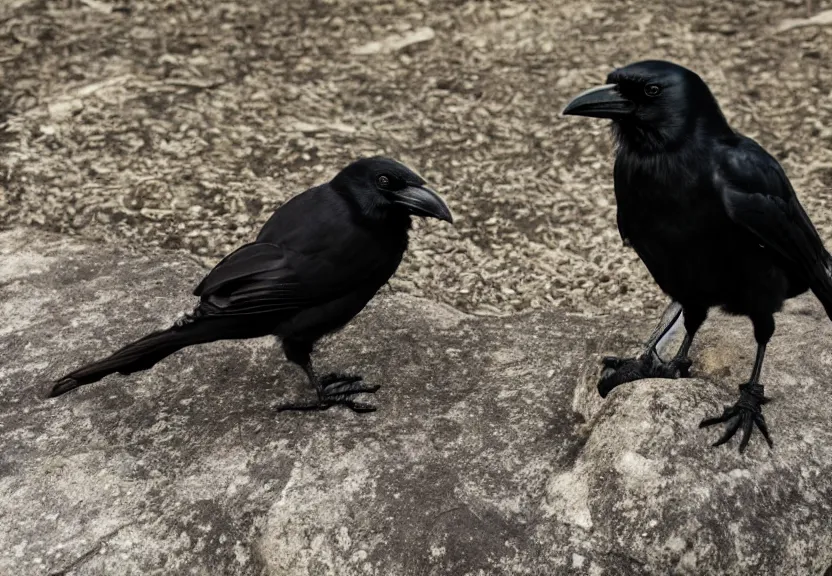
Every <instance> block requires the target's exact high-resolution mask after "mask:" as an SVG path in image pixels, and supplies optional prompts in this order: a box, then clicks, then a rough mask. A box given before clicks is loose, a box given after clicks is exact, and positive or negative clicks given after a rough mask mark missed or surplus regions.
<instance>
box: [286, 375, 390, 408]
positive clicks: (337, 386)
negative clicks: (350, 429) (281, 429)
mask: <svg viewBox="0 0 832 576" xmlns="http://www.w3.org/2000/svg"><path fill="white" fill-rule="evenodd" d="M319 383H320V385H321V392H320V395H319V397H318V400H317V401H316V402H306V403H292V404H283V405H281V406H279V407H278V408H277V411H278V412H284V411H289V410H292V411H310V410H329V409H330V408H332V407H333V406H345V407H347V408H349V409H350V410H352V411H353V412H359V413H363V412H375V410H376V407H375V406H373V405H372V404H367V403H366V402H356V401H355V400H353V399H352V396H353V395H355V394H361V393H367V394H372V393H374V392H377V391H378V389H379V388H381V386H378V385H375V386H368V385H366V384H363V383H362V378H361V376H349V375H346V374H328V375H326V376H324V377H322V378H321V379H320V381H319Z"/></svg>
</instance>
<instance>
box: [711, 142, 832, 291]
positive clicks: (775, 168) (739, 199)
mask: <svg viewBox="0 0 832 576" xmlns="http://www.w3.org/2000/svg"><path fill="white" fill-rule="evenodd" d="M715 178H716V184H717V188H718V190H719V194H720V198H721V200H722V203H723V206H724V207H725V211H726V212H727V214H728V217H729V218H730V219H731V220H732V221H733V222H734V223H736V224H738V225H739V226H741V227H743V228H744V229H746V230H748V231H749V232H751V233H752V234H753V235H754V236H755V237H756V238H757V240H758V241H759V242H760V244H762V245H763V246H765V247H766V248H768V249H770V250H773V251H774V252H775V253H776V254H778V255H779V256H780V257H781V258H783V259H785V260H786V261H787V262H789V263H791V265H792V266H793V267H794V269H795V271H798V272H800V273H801V274H802V275H804V277H805V280H806V281H808V282H809V284H810V285H812V286H813V287H814V286H815V285H816V284H817V282H819V281H822V282H823V283H824V284H826V283H828V281H829V270H828V266H829V260H828V253H827V252H826V249H825V248H824V247H823V242H822V241H821V239H820V237H819V236H818V233H817V231H816V230H815V227H814V226H813V225H812V222H811V221H810V220H809V217H808V216H807V214H806V212H805V211H804V210H803V207H802V206H801V205H800V202H798V200H797V197H796V195H795V193H794V190H793V189H792V186H791V184H790V183H789V180H788V178H787V177H786V174H785V173H784V172H783V169H782V168H781V167H780V165H779V164H778V163H777V161H776V160H775V159H774V158H772V157H771V156H770V155H769V154H768V153H767V152H766V151H765V150H763V149H762V148H761V147H760V146H759V145H757V144H756V143H755V142H753V141H752V140H748V139H745V140H743V141H742V142H741V143H740V144H739V145H738V146H735V147H732V148H730V149H729V150H728V151H727V153H726V154H724V155H721V162H720V166H719V168H718V170H717V174H716V177H715Z"/></svg>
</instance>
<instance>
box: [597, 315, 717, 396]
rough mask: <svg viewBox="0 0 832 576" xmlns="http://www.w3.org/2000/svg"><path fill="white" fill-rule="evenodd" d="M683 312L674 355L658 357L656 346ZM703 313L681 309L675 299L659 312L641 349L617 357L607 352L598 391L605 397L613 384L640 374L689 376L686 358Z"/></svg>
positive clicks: (651, 376)
mask: <svg viewBox="0 0 832 576" xmlns="http://www.w3.org/2000/svg"><path fill="white" fill-rule="evenodd" d="M683 312H684V325H685V329H686V334H685V339H684V342H682V345H681V347H680V348H679V351H678V352H677V353H676V355H675V356H674V357H673V358H672V359H670V360H668V361H664V360H662V358H661V356H660V355H659V352H658V349H659V348H660V347H661V346H662V344H663V343H664V341H665V340H666V339H667V338H670V337H671V336H672V335H673V333H674V332H676V330H677V329H678V328H679V327H680V326H681V324H682V322H681V321H680V319H681V318H682V316H683ZM706 315H707V311H706V310H701V309H698V308H697V309H694V308H687V309H684V310H683V309H682V305H681V304H679V303H678V302H675V301H674V302H671V303H670V305H669V306H668V307H667V308H666V309H665V311H664V312H663V313H662V317H661V320H660V321H659V323H658V325H657V326H656V328H655V330H653V334H651V335H650V338H649V339H648V340H647V342H646V343H645V344H644V347H643V348H642V351H641V353H640V354H639V355H638V356H636V357H634V358H617V357H614V356H607V357H606V358H604V359H603V361H602V364H603V367H604V368H603V370H602V372H601V378H600V380H599V381H598V393H599V394H601V396H602V397H606V396H607V394H609V393H610V392H611V391H612V389H613V388H615V387H616V386H620V385H621V384H624V383H626V382H633V381H634V380H642V379H644V378H687V377H689V376H690V365H691V361H690V359H689V358H688V352H689V351H690V347H691V344H693V337H694V335H695V334H696V331H697V330H698V329H699V327H700V326H701V325H702V322H704V320H705V316H706Z"/></svg>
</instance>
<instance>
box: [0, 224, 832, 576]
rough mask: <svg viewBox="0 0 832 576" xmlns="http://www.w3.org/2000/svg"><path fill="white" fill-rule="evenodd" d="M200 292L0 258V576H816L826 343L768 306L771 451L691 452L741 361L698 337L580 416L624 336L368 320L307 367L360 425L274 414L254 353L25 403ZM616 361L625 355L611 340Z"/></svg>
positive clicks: (825, 473)
mask: <svg viewBox="0 0 832 576" xmlns="http://www.w3.org/2000/svg"><path fill="white" fill-rule="evenodd" d="M203 272H204V270H203V269H202V268H201V266H200V265H199V264H197V263H195V262H193V261H192V260H191V259H190V258H189V257H187V256H184V255H182V254H181V253H176V252H164V253H140V252H133V251H129V250H125V249H117V248H114V247H112V246H108V245H103V244H96V245H89V244H83V243H79V242H78V241H77V240H70V239H66V238H63V237H58V236H51V235H47V234H45V233H41V232H33V231H31V230H25V229H20V230H13V231H7V232H2V233H0V314H2V316H0V317H1V318H2V320H1V321H0V395H2V396H1V398H2V400H1V401H0V524H1V525H2V530H0V574H3V575H6V574H8V575H20V576H29V575H33V576H34V575H45V574H62V575H63V574H66V575H69V574H74V575H98V574H108V575H121V574H142V575H157V574H158V575H162V574H164V575H171V574H205V575H208V574H211V575H216V574H223V575H260V574H268V575H280V576H295V575H298V576H300V575H307V574H308V575H329V574H332V575H336V574H337V575H348V576H350V575H364V574H368V575H379V576H387V575H417V574H418V575H444V574H451V575H472V576H473V575H491V574H530V575H544V574H545V575H548V574H587V575H593V576H596V575H619V574H620V575H640V574H662V575H665V574H696V575H709V574H713V575H718V574H719V575H721V574H755V575H769V574H771V575H774V574H777V575H790V574H799V575H805V574H811V575H814V574H817V575H818V576H820V575H821V574H823V573H824V571H825V570H826V569H827V568H828V567H829V566H830V565H832V522H830V518H832V510H830V503H832V474H831V473H832V433H830V431H829V425H830V423H832V405H831V404H830V402H829V391H830V388H829V386H828V383H827V379H828V374H829V373H830V372H831V371H832V352H830V343H832V324H830V323H829V322H828V321H827V320H826V319H825V318H824V317H823V316H822V313H821V311H820V308H819V306H817V305H816V304H815V303H814V301H812V300H811V298H805V299H800V300H798V301H796V302H795V303H793V304H791V305H790V307H789V309H788V311H787V312H785V313H783V314H782V315H780V316H779V317H778V324H779V329H778V331H777V334H776V335H775V337H774V340H773V341H772V344H771V346H770V355H769V362H768V363H767V365H766V368H765V371H764V378H765V382H766V384H767V392H768V393H769V395H771V396H773V397H774V398H775V400H774V401H773V402H772V403H771V404H769V405H768V406H767V411H766V415H767V418H768V422H769V425H770V427H771V429H772V433H773V435H774V439H775V449H774V451H769V450H768V449H767V448H766V446H765V444H764V443H763V442H762V441H761V439H760V438H759V436H756V437H755V438H754V439H752V443H751V445H750V447H749V450H748V451H747V453H746V455H745V456H740V455H739V454H738V453H737V451H736V441H734V442H733V443H732V445H731V447H730V448H722V449H711V448H710V447H709V443H710V442H711V441H713V440H714V439H715V437H716V434H717V433H718V431H716V430H708V431H702V430H699V429H698V428H697V423H698V422H699V420H700V419H701V418H702V417H703V416H705V415H706V414H708V415H709V414H711V413H714V412H718V411H719V410H721V406H722V405H723V404H725V403H728V402H732V401H733V399H734V395H735V393H736V385H737V384H739V383H740V382H742V380H743V378H744V377H746V376H747V372H748V370H749V368H750V364H751V359H752V355H753V351H754V350H753V339H752V338H751V335H750V326H749V325H748V323H747V321H745V320H744V319H736V318H727V317H722V316H718V315H714V318H712V319H711V321H709V322H708V323H707V325H706V328H705V329H704V330H703V333H702V337H701V339H700V340H699V341H698V342H697V345H696V346H695V350H694V361H695V365H694V372H695V375H696V376H697V378H696V379H692V380H688V381H644V382H640V383H638V384H636V385H631V386H629V387H624V388H622V389H619V390H616V391H615V392H614V393H613V394H612V395H611V396H610V397H609V398H608V399H607V400H606V401H602V400H601V399H600V398H599V397H598V396H597V394H596V393H595V390H594V382H595V375H596V372H597V358H598V356H599V355H600V354H602V353H604V352H619V353H620V352H623V351H625V350H626V349H627V348H628V347H633V346H634V345H635V344H636V343H637V341H638V340H639V338H640V337H641V336H642V335H643V334H644V333H645V332H646V331H647V330H649V328H650V326H649V325H648V324H645V323H644V321H639V320H632V319H628V318H589V317H584V316H579V315H569V314H557V313H534V314H529V315H521V316H514V317H510V318H488V317H472V316H468V315H464V314H461V313H459V312H457V311H455V310H453V309H450V308H447V307H445V306H442V305H437V304H432V303H430V302H427V301H423V300H418V299H415V298H413V297H410V296H404V295H400V294H391V293H390V292H389V291H388V292H386V293H385V294H383V295H381V296H380V297H379V298H377V299H376V300H375V301H374V302H373V303H372V304H371V306H370V307H369V308H368V309H367V310H366V311H365V312H364V313H363V314H362V315H360V316H359V318H358V319H357V320H356V321H355V322H354V323H353V324H352V325H351V326H349V327H348V328H347V329H346V330H344V331H343V332H342V333H341V334H340V335H338V336H336V337H334V338H331V339H329V340H327V341H326V342H324V343H322V345H321V347H320V353H319V355H318V356H317V359H318V361H319V363H320V365H321V366H322V367H324V366H326V367H331V368H338V369H344V370H354V371H360V372H362V373H363V374H364V375H365V377H366V378H367V380H368V381H370V382H373V383H379V384H382V386H383V387H382V389H381V391H380V392H379V393H378V394H376V396H375V398H374V401H375V402H376V403H377V404H378V405H379V407H380V410H379V411H378V412H377V413H374V414H369V415H356V414H352V413H350V412H346V411H342V410H336V409H333V410H330V411H327V412H322V413H315V414H276V413H275V411H274V406H275V405H276V404H278V403H279V402H283V401H286V400H288V399H290V398H295V397H298V396H301V395H308V394H309V393H310V392H309V390H307V389H306V387H305V384H304V379H303V377H302V375H301V373H300V371H299V370H297V369H295V368H293V367H291V366H290V365H288V364H287V363H286V362H285V361H284V360H283V358H282V355H281V353H280V351H279V348H277V347H276V346H275V344H274V342H272V341H269V340H265V339H264V340H258V341H250V342H224V343H217V344H212V345H207V346H202V347H198V348H193V349H189V350H185V351H183V352H180V353H179V354H177V355H175V356H173V357H171V358H169V359H168V360H166V361H165V362H163V363H161V364H160V365H158V366H157V367H156V368H155V369H154V370H152V371H150V372H145V373H141V374H136V375H133V376H130V377H110V378H108V379H106V380H104V381H102V382H100V383H98V384H95V385H92V386H88V387H86V388H84V389H81V390H79V391H77V392H75V393H72V394H69V395H66V396H63V397H61V398H58V399H55V400H44V399H43V392H44V390H45V388H46V386H47V385H48V382H49V380H50V378H53V377H55V376H58V375H60V374H61V373H63V372H64V371H66V370H68V369H70V368H73V367H75V366H76V365H77V364H79V363H81V362H84V361H86V360H89V359H92V358H94V357H96V356H99V355H101V354H104V353H107V352H108V351H111V350H112V349H114V348H115V347H117V346H120V345H121V344H123V343H125V342H126V341H127V340H129V339H132V338H135V337H138V336H141V335H143V333H145V332H146V331H149V330H151V329H155V328H157V327H159V326H161V325H163V324H166V323H169V322H170V321H172V320H173V319H174V318H175V317H176V316H177V315H178V313H180V312H182V311H185V310H187V309H189V307H190V306H191V305H192V303H193V302H192V301H191V300H189V298H188V293H189V290H190V289H191V288H192V286H193V284H194V283H195V282H196V281H198V279H199V278H200V275H201V274H202V273H203ZM619 334H623V336H619Z"/></svg>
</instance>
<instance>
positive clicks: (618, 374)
mask: <svg viewBox="0 0 832 576" xmlns="http://www.w3.org/2000/svg"><path fill="white" fill-rule="evenodd" d="M601 363H602V365H603V367H604V369H603V370H602V371H601V378H600V379H599V380H598V393H599V394H600V395H601V397H602V398H606V397H607V395H608V394H609V393H610V392H611V391H612V390H613V388H616V387H617V386H620V385H622V384H625V383H627V382H633V381H635V380H643V379H645V378H688V377H690V367H691V364H693V362H692V361H691V359H690V358H674V359H673V360H670V361H668V362H662V360H661V359H659V357H658V356H657V355H656V354H655V353H654V352H652V351H651V352H648V353H646V354H642V355H641V356H639V357H638V358H617V357H615V356H605V357H604V358H603V359H602V360H601Z"/></svg>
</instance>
